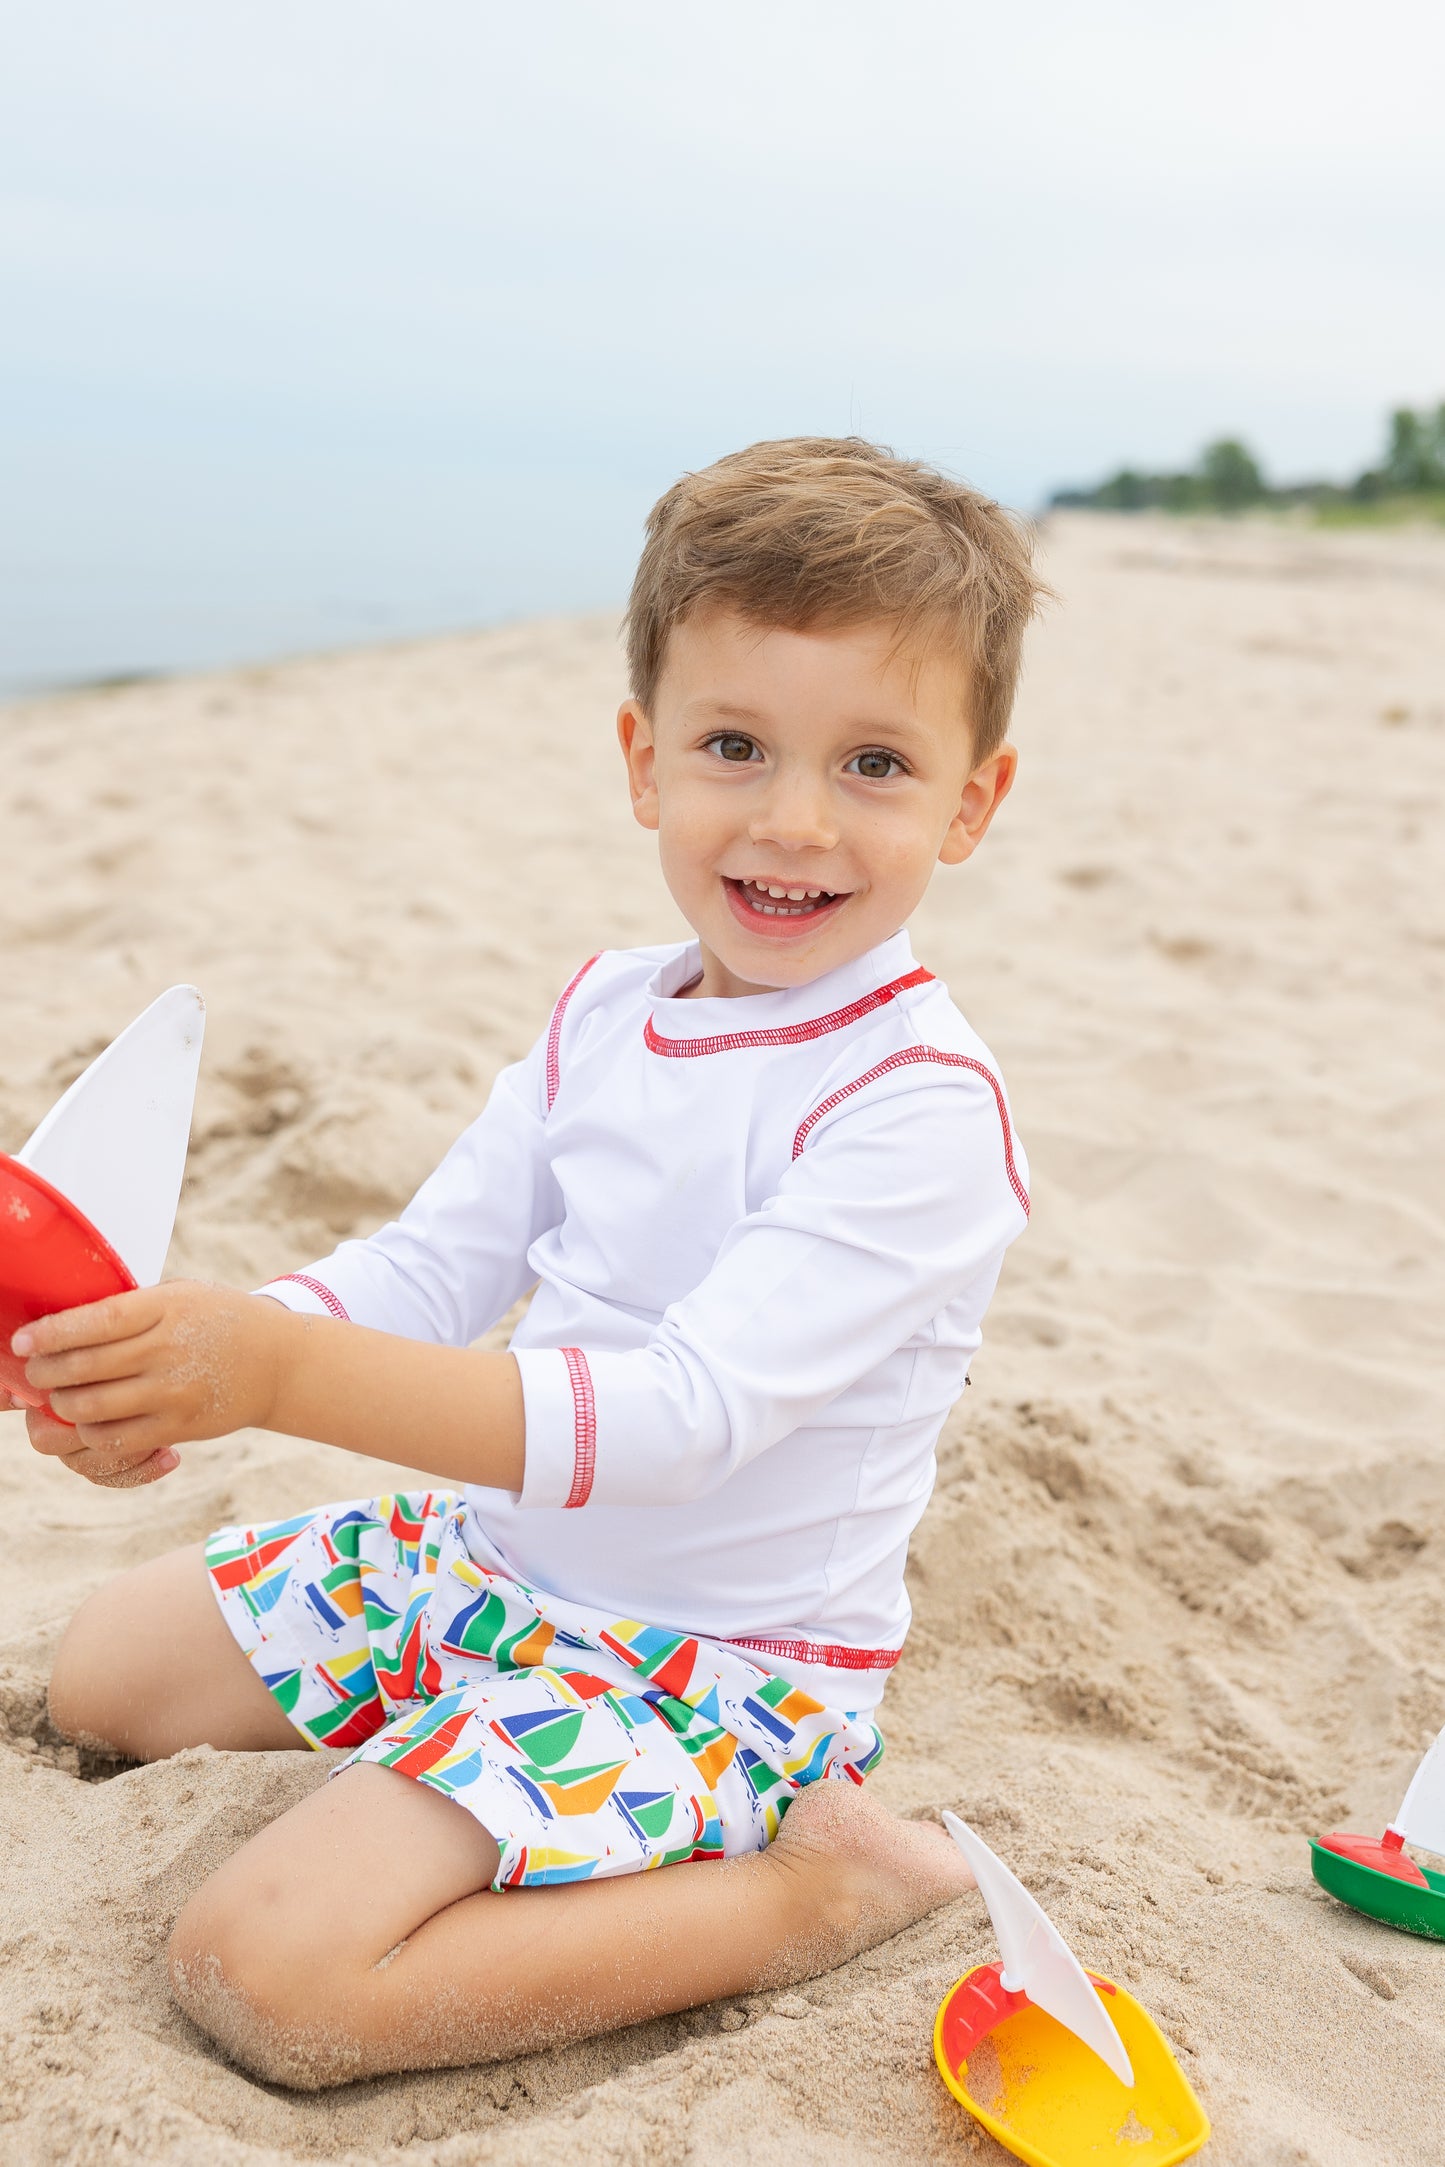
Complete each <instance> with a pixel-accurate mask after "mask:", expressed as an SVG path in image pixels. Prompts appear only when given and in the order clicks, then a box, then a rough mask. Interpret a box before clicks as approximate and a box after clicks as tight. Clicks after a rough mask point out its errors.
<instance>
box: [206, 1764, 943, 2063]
mask: <svg viewBox="0 0 1445 2167" xmlns="http://www.w3.org/2000/svg"><path fill="white" fill-rule="evenodd" d="M496 1868H497V1848H496V1846H495V1844H494V1843H493V1842H492V1839H491V1837H490V1836H489V1835H488V1834H487V1832H486V1831H485V1829H483V1828H482V1827H481V1826H480V1825H479V1824H478V1823H477V1822H476V1821H475V1820H474V1819H473V1818H472V1816H471V1815H470V1814H468V1813H467V1812H466V1811H465V1810H464V1809H463V1808H462V1807H460V1806H458V1805H455V1804H454V1803H453V1802H452V1801H451V1800H450V1799H447V1798H445V1797H443V1796H442V1795H441V1794H440V1793H439V1792H436V1791H432V1790H429V1789H428V1788H427V1787H426V1785H425V1784H421V1783H416V1782H414V1781H412V1779H411V1778H409V1777H406V1776H400V1775H397V1774H396V1773H394V1772H393V1771H392V1770H390V1769H384V1768H378V1767H376V1766H375V1765H373V1764H369V1763H361V1764H358V1765H357V1766H356V1767H353V1768H349V1769H346V1770H344V1771H343V1773H342V1774H341V1775H339V1776H338V1777H336V1778H335V1779H334V1781H333V1782H331V1783H329V1784H328V1785H327V1786H326V1787H325V1789H324V1790H321V1791H318V1792H315V1793H314V1794H313V1795H312V1796H311V1797H310V1798H307V1799H305V1800H303V1802H302V1803H301V1804H300V1805H298V1806H295V1807H293V1808H292V1810H291V1812H289V1813H287V1814H283V1815H282V1816H281V1818H280V1819H279V1820H277V1821H274V1822H272V1824H271V1825H270V1827H269V1828H266V1829H263V1830H262V1831H261V1833H260V1834H259V1835H257V1836H255V1837H253V1838H252V1840H251V1842H250V1843H248V1844H247V1845H245V1847H244V1848H243V1849H242V1850H240V1851H238V1852H237V1853H236V1854H235V1856H234V1857H233V1858H231V1859H229V1860H228V1861H227V1863H226V1864H225V1865H224V1866H223V1867H221V1869H220V1871H219V1872H218V1873H216V1874H215V1875H214V1876H213V1877H212V1879H211V1880H210V1881H209V1882H207V1883H206V1885H205V1886H204V1887H203V1888H202V1889H200V1890H199V1891H198V1892H197V1894H196V1895H195V1896H193V1897H192V1899H191V1900H190V1902H189V1903H188V1904H187V1905H186V1907H185V1909H184V1910H183V1911H182V1913H181V1915H180V1918H179V1920H178V1921H177V1923H176V1928H175V1932H174V1934H173V1936H172V1939H171V1977H172V1982H173V1984H174V1987H175V1991H176V1994H177V1997H178V1999H179V2000H180V2002H181V2005H182V2007H183V2008H184V2009H185V2010H186V2012H187V2013H188V2015H189V2016H191V2018H192V2019H193V2020H194V2021H195V2022H196V2023H197V2024H198V2025H199V2026H200V2027H201V2028H202V2030H204V2031H206V2032H208V2033H209V2034H210V2035H211V2037H212V2038H213V2039H215V2040H216V2041H217V2042H218V2043H219V2044H220V2046H222V2047H223V2048H224V2049H225V2051H226V2052H227V2053H228V2054H229V2055H231V2056H232V2057H233V2059H234V2060H236V2061H238V2062H239V2063H240V2064H241V2065H242V2067H243V2068H246V2069H249V2070H251V2071H252V2072H253V2073H254V2074H255V2075H256V2076H258V2077H262V2078H265V2079H266V2080H268V2081H269V2082H272V2083H277V2084H286V2085H291V2086H294V2087H297V2088H299V2089H303V2090H313V2089H316V2088H317V2087H319V2086H322V2085H327V2084H339V2083H345V2082H347V2081H348V2080H349V2079H352V2078H355V2077H365V2076H375V2075H378V2074H380V2073H381V2072H383V2071H386V2070H398V2069H424V2068H439V2067H446V2066H450V2065H454V2064H457V2063H466V2062H477V2061H487V2060H490V2059H492V2058H494V2057H496V2056H498V2055H506V2054H519V2053H525V2052H528V2051H530V2050H532V2049H535V2048H538V2047H542V2046H546V2045H549V2044H552V2043H555V2042H558V2041H563V2040H572V2039H580V2038H585V2037H587V2036H588V2035H589V2034H591V2033H595V2032H601V2031H610V2030H612V2029H613V2028H614V2027H616V2026H618V2025H621V2024H631V2023H636V2022H638V2021H639V2020H640V2019H642V2018H644V2017H650V2016H660V2015H663V2014H666V2013H667V2012H669V2011H672V2010H677V2009H685V2008H689V2007H692V2006H693V2005H694V2004H696V2003H698V2002H705V2001H713V2000H716V1999H717V1998H719V1997H720V1996H724V1995H728V1994H740V1993H747V1992H749V1991H751V1990H753V1989H756V1988H759V1987H769V1986H783V1985H787V1984H790V1983H792V1982H793V1981H795V1980H798V1979H805V1978H809V1977H812V1976H813V1975H814V1974H815V1973H817V1972H820V1971H826V1970H828V1969H830V1968H831V1967H832V1966H833V1965H835V1964H838V1963H841V1962H842V1961H843V1960H844V1959H845V1958H846V1957H849V1956H851V1955H853V1954H855V1953H856V1951H858V1950H859V1949H865V1948H868V1947H871V1946H872V1944H873V1943H875V1942H878V1941H882V1940H885V1939H886V1938H887V1937H888V1936H889V1935H890V1934H894V1933H897V1932H898V1931H899V1930H900V1929H901V1928H902V1927H904V1926H907V1925H909V1924H911V1923H912V1922H913V1921H914V1920H915V1919H918V1918H921V1917H922V1916H923V1915H924V1914H925V1913H926V1912H928V1911H931V1910H933V1909H934V1907H935V1906H936V1905H938V1904H941V1903H946V1902H948V1901H949V1900H950V1899H952V1898H953V1897H955V1896H959V1895H962V1894H963V1893H964V1891H965V1890H966V1889H968V1888H969V1887H971V1886H972V1876H971V1874H970V1873H969V1871H968V1868H967V1867H966V1866H965V1864H964V1862H963V1860H962V1858H961V1857H960V1855H959V1853H958V1852H957V1850H956V1849H955V1848H954V1846H953V1844H952V1843H951V1842H950V1841H949V1839H948V1837H947V1836H946V1835H945V1834H944V1833H943V1831H942V1830H941V1829H938V1828H936V1827H932V1826H929V1825H926V1824H922V1823H919V1822H911V1821H897V1820H895V1819H894V1818H893V1816H892V1815H891V1814H889V1813H887V1812H885V1811H884V1809H883V1808H882V1807H880V1806H877V1805H875V1804H874V1803H873V1802H872V1801H871V1800H869V1799H867V1798H866V1797H864V1795H863V1794H862V1793H861V1792H860V1791H858V1790H857V1789H855V1788H854V1786H853V1785H852V1784H845V1783H826V1784H818V1785H816V1786H815V1787H814V1788H813V1789H811V1790H809V1791H807V1792H805V1793H804V1794H803V1795H802V1796H801V1797H800V1798H799V1799H798V1801H797V1802H796V1803H795V1804H794V1805H793V1807H792V1808H791V1810H790V1811H789V1813H788V1816H787V1819H786V1820H785V1822H784V1824H783V1829H782V1833H781V1834H780V1835H779V1837H778V1839H777V1841H776V1842H775V1843H773V1844H771V1845H770V1846H769V1847H768V1849H767V1850H766V1851H762V1852H754V1853H751V1854H749V1855H748V1856H747V1857H745V1858H740V1859H734V1860H731V1861H730V1862H728V1863H727V1864H725V1865H719V1864H716V1863H708V1862H703V1861H698V1862H696V1863H693V1864H689V1865H684V1866H667V1867H663V1868H661V1869H659V1870H658V1871H656V1872H653V1873H638V1874H627V1875H623V1876H620V1877H618V1878H616V1879H612V1880H606V1881H592V1882H579V1883H573V1884H571V1885H569V1886H565V1887H560V1888H546V1889H514V1890H509V1891H507V1892H505V1893H503V1894H496V1893H494V1892H492V1891H491V1890H490V1889H489V1888H488V1887H487V1884H488V1882H489V1881H490V1880H491V1879H492V1876H493V1875H494V1874H495V1872H496Z"/></svg>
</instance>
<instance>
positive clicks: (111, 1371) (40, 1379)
mask: <svg viewBox="0 0 1445 2167" xmlns="http://www.w3.org/2000/svg"><path fill="white" fill-rule="evenodd" d="M147 1337H148V1335H147V1334H146V1333H144V1332H139V1333H137V1334H136V1335H135V1337H134V1338H133V1339H107V1340H103V1341H101V1343H100V1344H99V1345H98V1346H86V1347H73V1348H72V1349H71V1350H70V1352H69V1353H68V1354H32V1355H31V1357H30V1360H29V1361H28V1362H27V1363H26V1365H25V1377H26V1381H27V1383H29V1384H33V1385H34V1387H35V1389H36V1391H37V1392H47V1393H49V1394H50V1395H51V1396H52V1399H53V1397H54V1394H55V1392H56V1390H57V1388H58V1387H62V1386H66V1385H82V1384H109V1383H112V1382H114V1381H115V1380H117V1379H119V1378H121V1377H134V1376H136V1375H137V1374H138V1373H139V1371H140V1368H141V1361H142V1355H143V1351H144V1347H145V1343H146V1340H147Z"/></svg>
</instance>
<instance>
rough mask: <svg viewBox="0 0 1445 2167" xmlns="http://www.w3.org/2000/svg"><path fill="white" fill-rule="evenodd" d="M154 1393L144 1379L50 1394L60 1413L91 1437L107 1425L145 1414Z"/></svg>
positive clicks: (73, 1387) (109, 1381) (123, 1379)
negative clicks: (92, 1433)
mask: <svg viewBox="0 0 1445 2167" xmlns="http://www.w3.org/2000/svg"><path fill="white" fill-rule="evenodd" d="M151 1398H152V1391H151V1389H150V1388H148V1387H147V1385H146V1383H145V1381H144V1380H143V1379H142V1378H140V1377H121V1378H112V1379H107V1380H105V1381H104V1382H102V1383H100V1384H81V1385H70V1386H65V1387H57V1388H56V1389H55V1390H54V1391H52V1393H51V1395H50V1404H51V1406H52V1407H53V1408H54V1410H55V1412H56V1414H58V1415H59V1416H61V1417H62V1419H63V1420H64V1421H66V1422H69V1423H71V1424H73V1425H74V1427H75V1428H76V1429H78V1430H82V1431H84V1432H85V1433H86V1434H87V1437H88V1436H89V1433H90V1431H92V1430H93V1429H95V1428H96V1427H97V1426H98V1425H102V1424H105V1423H116V1422H127V1421H130V1420H133V1419H134V1417H135V1416H137V1415H142V1414H144V1413H145V1411H146V1408H147V1406H148V1404H149V1403H150V1400H151Z"/></svg>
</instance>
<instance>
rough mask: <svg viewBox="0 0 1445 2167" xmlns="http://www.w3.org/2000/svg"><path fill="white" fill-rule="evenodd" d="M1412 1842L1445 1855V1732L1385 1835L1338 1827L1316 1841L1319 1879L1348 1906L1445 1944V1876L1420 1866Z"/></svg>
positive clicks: (1313, 1845) (1312, 1857) (1314, 1851)
mask: <svg viewBox="0 0 1445 2167" xmlns="http://www.w3.org/2000/svg"><path fill="white" fill-rule="evenodd" d="M1407 1843H1413V1844H1418V1845H1419V1846H1420V1849H1421V1850H1422V1851H1431V1852H1434V1853H1435V1854H1436V1856H1437V1857H1438V1856H1445V1730H1442V1731H1441V1733H1440V1735H1439V1737H1438V1738H1437V1739H1436V1740H1435V1742H1434V1744H1433V1745H1432V1746H1431V1747H1430V1748H1429V1750H1428V1751H1427V1753H1426V1755H1425V1758H1424V1760H1423V1761H1421V1763H1420V1765H1419V1767H1418V1768H1417V1769H1416V1771H1415V1773H1414V1775H1413V1776H1412V1777H1411V1779H1410V1787H1409V1789H1408V1790H1407V1791H1406V1793H1405V1796H1404V1798H1403V1799H1402V1800H1401V1802H1400V1810H1399V1812H1398V1813H1397V1814H1396V1815H1395V1818H1394V1820H1393V1821H1391V1822H1390V1824H1389V1826H1388V1827H1387V1828H1386V1830H1385V1833H1384V1835H1383V1836H1352V1835H1350V1834H1349V1833H1348V1832H1347V1831H1346V1830H1344V1829H1336V1830H1335V1832H1334V1834H1333V1835H1330V1836H1321V1837H1320V1839H1319V1841H1318V1843H1315V1842H1311V1844H1310V1863H1311V1865H1312V1867H1313V1869H1314V1877H1315V1879H1316V1881H1318V1883H1319V1884H1320V1887H1321V1888H1323V1889H1328V1890H1329V1892H1330V1894H1331V1896H1337V1897H1338V1898H1339V1900H1340V1902H1341V1903H1342V1904H1348V1905H1349V1907H1350V1909H1351V1910H1352V1911H1363V1912H1365V1913H1366V1915H1367V1916H1368V1917H1369V1918H1372V1919H1379V1920H1381V1921H1382V1922H1383V1923H1384V1924H1385V1925H1386V1926H1398V1927H1399V1928H1400V1929H1401V1930H1402V1931H1403V1932H1404V1933H1407V1934H1425V1935H1427V1936H1428V1937H1429V1938H1430V1939H1431V1940H1432V1941H1445V1873H1435V1872H1432V1871H1431V1869H1430V1868H1429V1867H1428V1866H1418V1865H1417V1864H1416V1863H1415V1861H1414V1859H1412V1858H1411V1856H1410V1854H1409V1852H1408V1851H1407V1850H1406V1849H1405V1846H1406V1844H1407Z"/></svg>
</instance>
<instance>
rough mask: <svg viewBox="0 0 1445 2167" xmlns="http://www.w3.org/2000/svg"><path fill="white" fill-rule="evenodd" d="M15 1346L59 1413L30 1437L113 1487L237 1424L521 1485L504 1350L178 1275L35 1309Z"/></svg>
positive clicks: (511, 1363) (511, 1371)
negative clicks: (378, 1325) (54, 1308)
mask: <svg viewBox="0 0 1445 2167" xmlns="http://www.w3.org/2000/svg"><path fill="white" fill-rule="evenodd" d="M12 1345H13V1347H14V1351H15V1353H16V1354H18V1355H21V1356H22V1357H27V1356H28V1360H27V1361H26V1376H27V1378H28V1380H29V1382H30V1383H31V1384H33V1385H34V1386H35V1387H36V1388H37V1390H41V1391H44V1392H46V1393H48V1394H49V1396H50V1401H51V1405H52V1406H53V1408H54V1409H55V1412H56V1413H57V1414H58V1415H60V1416H62V1417H63V1418H64V1420H63V1421H62V1422H54V1421H50V1420H48V1419H47V1418H46V1417H45V1416H44V1415H39V1414H32V1415H31V1417H30V1435H31V1441H32V1443H33V1444H34V1445H35V1447H36V1449H37V1450H38V1451H40V1452H44V1453H48V1454H51V1455H53V1456H54V1457H56V1458H59V1459H63V1460H64V1461H65V1462H66V1463H67V1465H68V1466H70V1467H71V1468H73V1469H74V1471H75V1472H76V1473H77V1474H82V1475H85V1476H87V1477H88V1478H89V1479H90V1480H91V1481H94V1482H100V1483H103V1484H105V1485H107V1486H109V1487H117V1488H119V1487H130V1486H132V1485H135V1484H137V1483H142V1482H149V1481H154V1480H155V1479H156V1477H157V1476H158V1475H162V1474H166V1473H168V1472H169V1471H170V1468H171V1467H173V1466H174V1465H175V1454H174V1447H175V1446H176V1445H178V1444H181V1443H184V1442H186V1441H187V1440H189V1439H193V1438H202V1437H221V1436H225V1435H226V1434H228V1433H229V1432H230V1431H232V1430H236V1429H246V1428H257V1429H271V1430H281V1431H284V1432H286V1433H287V1434H288V1435H290V1436H293V1437H311V1438H315V1439H317V1440H318V1441H319V1442H321V1443H323V1444H331V1445H340V1446H343V1447H344V1448H345V1449H346V1450H348V1451H351V1452H362V1453H367V1454H369V1455H370V1456H372V1457H373V1458H375V1459H381V1460H393V1461H400V1462H402V1463H403V1464H405V1465H406V1466H409V1467H415V1468H417V1469H418V1470H419V1471H420V1472H422V1473H424V1474H429V1475H435V1476H437V1477H439V1478H440V1479H441V1480H443V1481H446V1482H457V1483H470V1482H475V1483H481V1484H485V1485H486V1486H488V1487H489V1488H495V1489H501V1490H520V1489H521V1487H522V1471H523V1463H524V1458H525V1450H524V1417H523V1406H522V1384H521V1378H520V1375H519V1374H518V1370H517V1365H516V1362H515V1360H514V1359H513V1357H512V1356H511V1355H508V1354H488V1353H482V1352H480V1351H478V1350H474V1349H464V1348H457V1347H435V1346H426V1345H424V1344H422V1343H420V1342H419V1341H416V1340H409V1339H400V1338H397V1337H396V1336H395V1335H393V1334H391V1333H388V1332H372V1331H367V1330H365V1329H363V1328H362V1327H361V1326H359V1325H354V1324H340V1323H336V1322H334V1321H333V1320H332V1319H331V1318H329V1317H306V1316H297V1315H294V1314H293V1313H292V1312H291V1311H290V1310H287V1309H283V1308H282V1307H281V1306H280V1305H279V1304H278V1303H275V1302H270V1301H264V1300H260V1299H258V1298H257V1297H256V1296H255V1295H250V1294H235V1293H232V1292H231V1291H230V1290H229V1289H226V1288H223V1287H210V1286H201V1285H197V1284H195V1283H193V1282H189V1281H186V1280H172V1281H170V1282H168V1283H167V1284H166V1285H164V1286H160V1287H146V1288H142V1289H140V1290H139V1291H137V1292H135V1293H132V1294H119V1295H114V1296H112V1297H111V1298H110V1299H109V1300H107V1301H104V1302H95V1303H92V1304H91V1305H90V1306H89V1307H87V1308H84V1309H72V1310H66V1311H64V1312H62V1313H61V1314H60V1315H57V1316H53V1317H44V1318H42V1319H40V1320H39V1322H37V1323H35V1324H32V1325H27V1326H26V1327H24V1329H23V1330H21V1331H20V1332H18V1333H17V1334H16V1335H15V1339H14V1341H13V1342H12ZM66 1424H73V1425H75V1426H74V1427H70V1428H67V1427H66V1426H65V1425H66Z"/></svg>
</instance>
